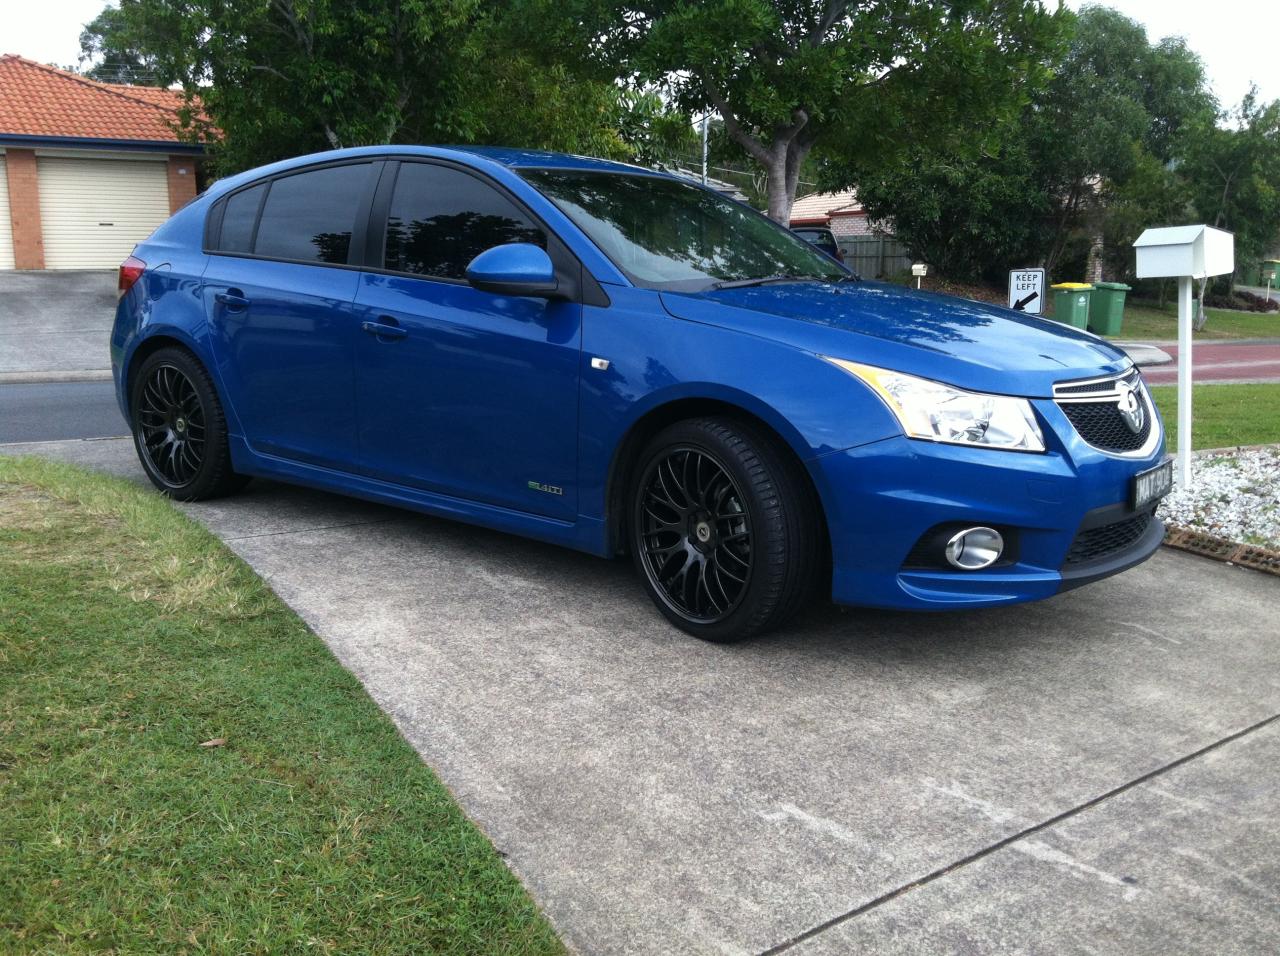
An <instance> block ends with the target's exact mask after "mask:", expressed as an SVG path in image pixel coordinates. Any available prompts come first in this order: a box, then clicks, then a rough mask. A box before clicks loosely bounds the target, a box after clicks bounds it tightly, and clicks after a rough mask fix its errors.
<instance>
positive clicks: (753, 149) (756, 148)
mask: <svg viewBox="0 0 1280 956" xmlns="http://www.w3.org/2000/svg"><path fill="white" fill-rule="evenodd" d="M702 86H703V89H704V90H705V91H706V94H707V99H708V100H709V101H710V102H711V105H712V106H714V107H715V108H716V112H717V113H719V114H720V118H721V119H722V120H724V129H725V132H726V133H728V134H729V135H730V136H731V137H732V138H733V141H734V142H736V143H737V144H738V145H739V146H741V147H742V148H743V149H745V150H746V151H747V152H748V153H750V154H751V156H752V158H754V159H755V160H756V161H757V162H758V163H760V164H761V165H763V166H768V165H769V163H770V162H771V161H772V159H773V157H772V156H771V155H770V153H769V150H768V149H767V148H766V147H765V145H764V143H762V142H761V141H760V138H759V137H758V136H754V135H752V134H751V133H749V132H747V131H746V130H745V129H743V128H742V125H741V124H740V123H739V122H738V117H737V115H736V114H735V113H734V111H733V108H732V107H731V106H730V105H729V102H728V100H726V99H725V98H724V97H723V96H722V95H721V94H720V93H719V92H717V90H716V88H715V85H714V84H713V83H712V82H711V81H710V80H708V79H706V78H705V77H704V78H703V80H702Z"/></svg>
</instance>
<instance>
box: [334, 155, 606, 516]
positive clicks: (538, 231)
mask: <svg viewBox="0 0 1280 956" xmlns="http://www.w3.org/2000/svg"><path fill="white" fill-rule="evenodd" d="M375 209H376V210H377V211H376V212H375V230H371V234H372V235H376V236H377V239H376V241H377V242H378V244H379V245H380V246H382V249H381V250H377V251H375V255H374V256H372V257H371V258H372V260H373V261H374V262H376V263H380V264H381V265H382V268H381V269H380V270H376V271H375V270H370V271H369V272H368V273H367V274H365V275H362V276H361V278H360V288H359V290H358V292H357V293H356V306H357V310H358V312H359V315H360V318H361V321H362V323H363V324H364V329H365V330H364V331H363V332H362V334H361V335H360V336H359V341H358V343H357V346H356V383H357V396H358V400H357V405H358V407H359V409H360V453H361V460H362V462H363V464H364V466H365V467H366V468H367V469H369V470H370V472H371V473H372V474H374V475H376V476H378V477H382V478H386V479H389V480H392V481H396V482H399V483H403V484H408V485H415V486H418V487H422V488H427V489H430V490H433V491H438V492H442V493H444V494H448V495H452V496H456V497H461V498H468V499H472V500H476V501H481V502H485V503H488V504H493V505H499V506H502V507H506V508H512V509H516V510H519V511H523V512H527V513H532V514H539V515H544V516H548V517H555V518H563V519H565V520H572V519H573V518H574V517H576V515H577V481H576V472H577V434H578V368H579V352H580V348H581V319H582V307H581V305H580V304H579V303H578V302H576V301H574V302H569V301H548V300H546V299H541V298H533V297H513V296H502V295H494V294H492V293H488V292H481V291H479V290H477V289H473V288H472V287H471V286H470V285H468V283H467V281H466V278H465V272H466V267H467V265H468V264H469V263H470V262H471V260H472V259H473V258H474V257H475V256H477V255H478V254H479V253H481V252H483V251H485V250H486V249H489V248H492V247H493V246H497V245H502V244H505V243H510V242H532V243H536V244H538V245H541V246H543V247H544V248H547V249H548V251H549V252H550V253H551V255H552V259H553V261H562V260H557V257H563V256H567V255H568V251H567V250H565V249H564V248H563V247H562V246H561V245H560V243H559V240H557V239H555V238H554V237H553V236H549V235H548V233H547V232H546V230H545V229H544V228H543V227H542V226H541V225H540V224H539V223H538V222H537V221H535V219H534V218H533V217H532V215H530V214H529V212H528V211H527V210H525V209H524V208H523V207H521V206H520V205H519V204H517V203H516V202H515V201H514V200H513V198H512V197H510V196H509V195H507V194H506V193H505V192H504V191H502V190H500V189H499V188H498V187H496V186H495V185H494V184H492V183H490V182H489V181H487V180H485V179H483V178H481V177H479V176H478V175H475V174H473V173H471V172H469V171H467V170H465V169H463V168H460V167H457V166H453V165H448V164H438V163H430V162H410V161H404V162H401V163H400V164H399V165H398V167H390V168H388V170H387V172H386V174H384V176H383V185H382V186H381V187H380V188H379V192H378V201H377V203H376V205H375ZM384 224H385V225H384ZM575 265H576V260H575Z"/></svg>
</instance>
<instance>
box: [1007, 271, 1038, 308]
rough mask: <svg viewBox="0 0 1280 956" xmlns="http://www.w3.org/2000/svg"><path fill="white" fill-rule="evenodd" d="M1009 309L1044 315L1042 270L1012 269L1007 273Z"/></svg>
mask: <svg viewBox="0 0 1280 956" xmlns="http://www.w3.org/2000/svg"><path fill="white" fill-rule="evenodd" d="M1009 308H1011V309H1016V310H1017V311H1018V312H1029V313H1030V314H1032V315H1043V314H1044V270H1043V269H1014V270H1013V271H1012V272H1010V273H1009Z"/></svg>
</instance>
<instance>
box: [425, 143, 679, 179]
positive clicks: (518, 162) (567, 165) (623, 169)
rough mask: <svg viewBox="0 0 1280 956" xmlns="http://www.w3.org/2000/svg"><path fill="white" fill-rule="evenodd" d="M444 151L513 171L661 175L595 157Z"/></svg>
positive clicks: (498, 149)
mask: <svg viewBox="0 0 1280 956" xmlns="http://www.w3.org/2000/svg"><path fill="white" fill-rule="evenodd" d="M443 148H444V149H451V150H456V151H458V152H460V153H471V154H472V155H473V156H481V157H483V158H485V159H488V160H491V161H492V162H495V163H500V164H501V165H503V166H507V167H510V168H511V169H583V170H595V171H599V172H613V173H648V174H650V175H660V174H659V173H657V172H655V171H654V170H652V169H645V168H644V167H643V166H633V165H632V164H630V163H619V162H615V161H614V160H611V159H597V158H595V157H594V156H575V155H574V154H572V153H553V152H549V151H547V150H543V149H516V148H515V147H512V146H447V147H443Z"/></svg>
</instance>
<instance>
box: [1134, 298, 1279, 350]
mask: <svg viewBox="0 0 1280 956" xmlns="http://www.w3.org/2000/svg"><path fill="white" fill-rule="evenodd" d="M1205 311H1206V312H1208V318H1207V320H1206V321H1205V326H1204V331H1203V332H1197V333H1195V338H1196V341H1200V340H1202V339H1268V338H1280V312H1231V311H1228V310H1225V309H1206V310H1205ZM1177 337H1178V307H1177V305H1174V304H1168V305H1166V306H1165V307H1164V308H1163V309H1157V308H1156V307H1155V303H1153V302H1144V303H1142V304H1141V305H1131V304H1129V303H1126V304H1125V307H1124V325H1123V326H1122V327H1121V332H1120V334H1119V335H1117V336H1112V338H1118V339H1125V340H1129V339H1152V340H1157V341H1159V340H1167V341H1173V340H1175V339H1177Z"/></svg>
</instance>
